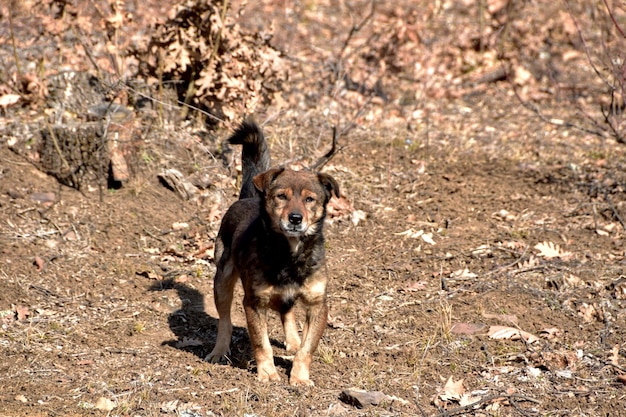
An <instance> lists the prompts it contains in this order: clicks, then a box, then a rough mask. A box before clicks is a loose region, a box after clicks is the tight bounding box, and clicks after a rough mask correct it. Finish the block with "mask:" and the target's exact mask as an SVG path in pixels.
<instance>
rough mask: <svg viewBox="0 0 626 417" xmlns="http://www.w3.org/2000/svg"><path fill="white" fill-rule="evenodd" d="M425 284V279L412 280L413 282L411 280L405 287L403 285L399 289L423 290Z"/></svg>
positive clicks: (408, 290)
mask: <svg viewBox="0 0 626 417" xmlns="http://www.w3.org/2000/svg"><path fill="white" fill-rule="evenodd" d="M426 284H427V283H426V282H425V281H414V282H411V283H410V284H409V285H407V286H406V287H403V288H402V289H401V290H400V291H404V292H415V291H424V290H425V289H426Z"/></svg>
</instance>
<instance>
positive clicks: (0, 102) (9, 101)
mask: <svg viewBox="0 0 626 417" xmlns="http://www.w3.org/2000/svg"><path fill="white" fill-rule="evenodd" d="M19 100H20V96H19V95H18V94H4V95H2V96H0V107H9V106H12V105H13V104H15V103H17V102H18V101H19Z"/></svg>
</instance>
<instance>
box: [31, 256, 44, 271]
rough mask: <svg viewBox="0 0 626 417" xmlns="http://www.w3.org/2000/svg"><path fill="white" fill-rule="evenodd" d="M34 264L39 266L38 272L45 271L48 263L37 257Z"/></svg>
mask: <svg viewBox="0 0 626 417" xmlns="http://www.w3.org/2000/svg"><path fill="white" fill-rule="evenodd" d="M33 263H34V264H35V265H36V266H37V272H41V271H43V269H44V268H45V267H46V261H44V260H43V258H41V257H40V256H35V260H34V261H33Z"/></svg>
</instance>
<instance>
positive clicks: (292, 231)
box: [280, 221, 307, 237]
mask: <svg viewBox="0 0 626 417" xmlns="http://www.w3.org/2000/svg"><path fill="white" fill-rule="evenodd" d="M280 228H281V230H282V231H283V233H284V234H285V235H286V236H290V237H298V236H300V235H302V234H303V233H305V232H306V229H307V224H306V223H304V222H303V223H300V224H292V223H290V222H288V221H281V222H280Z"/></svg>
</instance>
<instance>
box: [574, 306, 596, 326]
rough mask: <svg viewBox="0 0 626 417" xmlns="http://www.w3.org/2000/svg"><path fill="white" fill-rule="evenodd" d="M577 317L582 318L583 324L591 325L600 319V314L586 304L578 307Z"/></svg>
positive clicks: (593, 307)
mask: <svg viewBox="0 0 626 417" xmlns="http://www.w3.org/2000/svg"><path fill="white" fill-rule="evenodd" d="M578 315H579V316H581V317H582V318H583V321H584V322H585V323H591V322H592V321H595V320H596V318H600V314H599V313H598V310H597V309H596V308H595V306H594V305H593V304H587V303H582V305H581V306H580V307H578Z"/></svg>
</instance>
